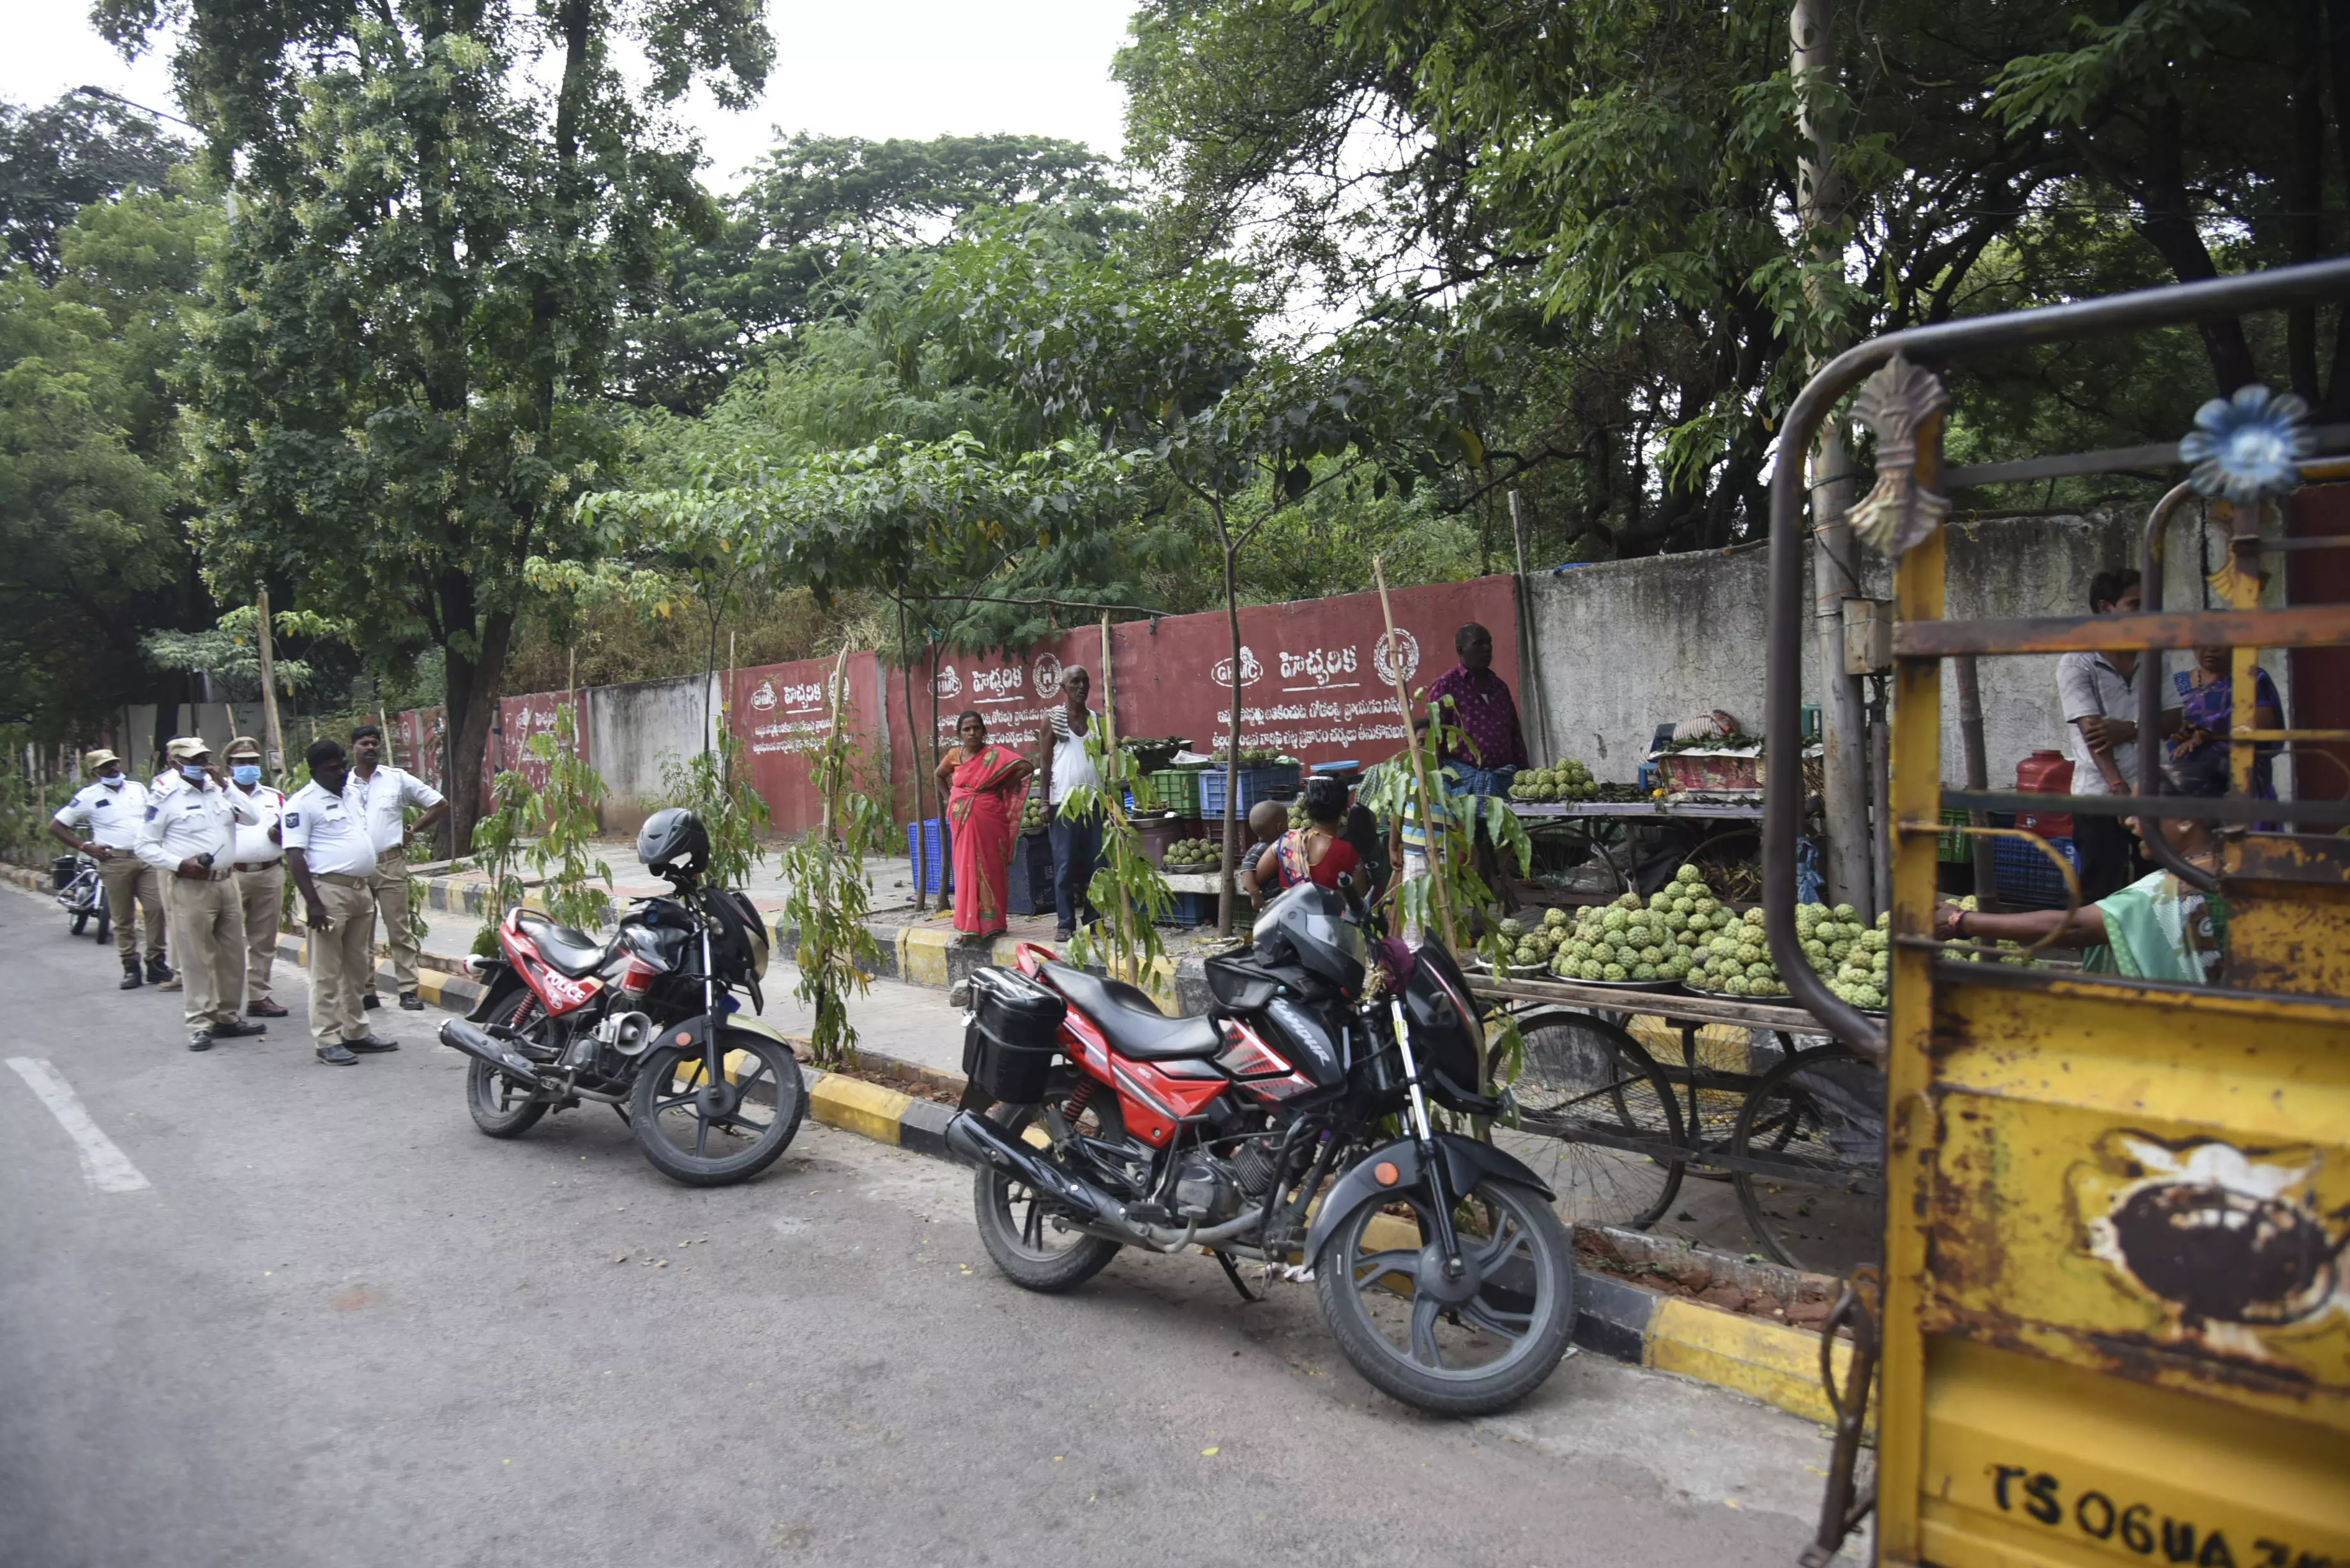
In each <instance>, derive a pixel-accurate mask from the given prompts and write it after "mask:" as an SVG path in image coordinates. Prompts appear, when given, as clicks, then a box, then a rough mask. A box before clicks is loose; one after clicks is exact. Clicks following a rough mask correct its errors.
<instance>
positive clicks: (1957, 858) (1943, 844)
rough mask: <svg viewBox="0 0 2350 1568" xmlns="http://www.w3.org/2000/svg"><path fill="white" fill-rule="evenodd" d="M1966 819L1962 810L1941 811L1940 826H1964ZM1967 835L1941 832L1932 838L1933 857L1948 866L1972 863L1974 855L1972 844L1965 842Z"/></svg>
mask: <svg viewBox="0 0 2350 1568" xmlns="http://www.w3.org/2000/svg"><path fill="white" fill-rule="evenodd" d="M1968 820H1969V819H1968V816H1967V814H1966V813H1965V812H1963V811H1945V812H1943V813H1942V826H1944V827H1945V828H1951V827H1964V826H1967V822H1968ZM1967 837H1968V836H1967V835H1966V834H1963V833H1947V832H1946V833H1944V834H1942V835H1941V836H1939V837H1938V838H1936V839H1935V840H1934V858H1935V859H1937V860H1939V861H1942V862H1943V863H1944V864H1946V865H1950V866H1966V865H1970V864H1972V863H1973V861H1974V857H1975V852H1974V846H1972V845H1970V844H1969V843H1968V842H1967Z"/></svg>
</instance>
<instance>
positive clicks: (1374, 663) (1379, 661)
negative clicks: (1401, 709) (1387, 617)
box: [1371, 627, 1419, 686]
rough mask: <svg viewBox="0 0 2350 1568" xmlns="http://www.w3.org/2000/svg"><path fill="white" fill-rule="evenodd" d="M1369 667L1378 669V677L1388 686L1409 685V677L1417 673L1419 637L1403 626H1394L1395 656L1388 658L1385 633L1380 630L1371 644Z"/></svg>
mask: <svg viewBox="0 0 2350 1568" xmlns="http://www.w3.org/2000/svg"><path fill="white" fill-rule="evenodd" d="M1398 666H1401V668H1400V669H1399V668H1398ZM1371 668H1372V669H1373V670H1378V675H1379V679H1380V680H1384V681H1386V682H1387V683H1388V685H1390V686H1393V685H1398V684H1405V685H1409V683H1410V680H1411V678H1412V677H1413V676H1415V675H1417V674H1419V639H1418V638H1416V637H1414V636H1412V635H1411V633H1409V632H1408V631H1406V630H1404V629H1403V628H1401V627H1398V628H1396V634H1395V656H1394V657H1393V658H1392V659H1390V658H1389V657H1388V639H1387V634H1386V633H1385V632H1381V633H1380V634H1379V636H1378V640H1377V641H1375V642H1373V643H1372V644H1371Z"/></svg>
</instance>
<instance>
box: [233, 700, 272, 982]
mask: <svg viewBox="0 0 2350 1568" xmlns="http://www.w3.org/2000/svg"><path fill="white" fill-rule="evenodd" d="M227 755H228V781H229V782H228V788H229V793H230V794H236V795H242V796H244V798H245V799H246V800H247V801H249V802H251V803H252V805H253V808H254V810H255V811H257V812H259V813H260V814H261V820H260V821H259V822H257V823H255V824H254V825H253V826H251V827H242V826H241V827H239V828H238V829H237V830H236V901H237V904H238V907H239V908H241V909H243V910H244V1011H245V1015H246V1016H247V1017H250V1018H283V1017H285V1016H286V1008H285V1005H284V1004H283V1003H282V1002H274V1001H272V1000H271V999H270V995H269V976H270V972H271V971H272V970H273V969H275V968H276V963H277V928H278V925H279V920H280V917H281V916H282V915H283V914H284V913H285V909H286V852H285V851H284V850H283V849H281V848H279V847H278V844H277V837H278V826H277V824H278V819H279V818H280V817H282V816H284V815H286V796H285V794H284V793H283V792H281V791H278V790H275V789H272V788H270V787H269V785H267V784H264V783H263V782H262V767H261V742H259V741H256V740H255V739H254V738H253V737H252V736H251V735H239V736H238V737H237V738H236V739H235V740H234V741H231V742H229V743H228V753H227Z"/></svg>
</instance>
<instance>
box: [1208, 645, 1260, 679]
mask: <svg viewBox="0 0 2350 1568" xmlns="http://www.w3.org/2000/svg"><path fill="white" fill-rule="evenodd" d="M1263 675H1264V666H1263V665H1262V664H1259V663H1258V662H1257V661H1256V653H1255V651H1254V650H1253V649H1251V648H1250V647H1249V646H1248V644H1246V643H1243V644H1241V684H1242V685H1243V686H1253V685H1255V684H1256V683H1257V681H1258V680H1261V679H1263ZM1208 679H1209V680H1212V681H1214V682H1215V683H1216V684H1217V685H1219V686H1224V687H1229V686H1231V685H1232V660H1231V659H1218V660H1216V667H1215V668H1214V669H1213V670H1210V671H1209V672H1208Z"/></svg>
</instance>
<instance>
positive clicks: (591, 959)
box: [441, 807, 807, 1187]
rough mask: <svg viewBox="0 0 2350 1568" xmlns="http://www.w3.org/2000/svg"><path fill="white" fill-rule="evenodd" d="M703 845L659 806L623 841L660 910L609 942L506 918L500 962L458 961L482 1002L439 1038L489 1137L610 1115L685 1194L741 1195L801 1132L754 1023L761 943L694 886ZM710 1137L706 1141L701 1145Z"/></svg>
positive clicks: (790, 1080)
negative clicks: (458, 1066)
mask: <svg viewBox="0 0 2350 1568" xmlns="http://www.w3.org/2000/svg"><path fill="white" fill-rule="evenodd" d="M709 857H710V839H709V835H708V833H707V832H706V831H705V830H704V829H703V827H702V822H701V819H700V818H698V817H696V816H695V815H693V814H692V813H691V812H689V811H683V810H680V809H677V808H674V807H672V808H671V809H670V810H667V811H661V812H656V813H655V814H654V815H652V816H651V817H650V818H649V819H648V820H647V821H646V823H645V826H644V828H643V830H642V831H641V832H640V833H639V835H638V836H637V858H638V859H639V861H641V862H642V863H643V864H644V865H645V867H647V868H648V869H649V870H650V871H651V872H653V874H654V875H656V876H658V877H661V878H662V879H663V880H664V881H666V882H668V883H669V884H670V888H671V896H670V897H667V898H645V899H640V900H639V901H637V902H636V903H634V904H632V905H631V906H630V907H629V909H628V911H627V913H626V914H624V915H623V916H622V918H621V919H620V925H619V932H618V934H616V935H615V936H614V937H613V938H612V940H610V941H608V942H603V941H598V940H596V939H595V938H593V937H590V936H587V935H585V934H583V933H581V932H579V931H576V930H573V929H570V928H569V927H567V926H560V925H557V924H556V923H555V922H554V921H553V920H551V919H547V918H546V916H545V915H542V914H540V913H538V912H537V911H536V910H534V909H522V908H519V907H517V908H515V909H509V910H508V911H507V912H506V915H505V918H504V919H503V920H502V921H500V922H499V924H498V927H497V938H498V954H497V956H496V957H494V958H474V959H472V960H469V961H468V964H469V967H470V968H471V969H472V970H473V974H474V977H475V978H476V979H478V980H480V981H482V982H483V994H482V999H481V1001H480V1002H477V1003H475V1004H474V1007H473V1011H472V1012H469V1013H467V1014H466V1015H465V1016H464V1017H463V1018H462V1019H458V1018H452V1019H451V1020H449V1021H448V1022H447V1023H443V1024H442V1025H441V1044H443V1045H446V1046H448V1047H450V1048H451V1049H452V1050H455V1051H459V1052H462V1053H463V1054H465V1055H467V1056H469V1057H471V1058H472V1059H473V1060H472V1063H471V1064H470V1066H469V1067H468V1069H467V1071H466V1074H465V1104H466V1107H467V1109H469V1110H470V1111H471V1112H472V1113H473V1125H474V1126H476V1127H479V1128H481V1130H482V1131H483V1132H484V1133H485V1134H487V1135H488V1136H489V1137H495V1138H509V1137H521V1136H522V1135H523V1134H524V1133H525V1132H528V1131H529V1130H530V1129H531V1128H532V1127H535V1126H536V1125H537V1123H538V1121H539V1119H540V1118H541V1117H542V1116H546V1114H547V1113H548V1112H549V1111H562V1110H567V1109H569V1108H571V1107H573V1106H577V1105H579V1104H581V1103H582V1102H585V1101H592V1102H595V1103H597V1104H599V1105H608V1106H611V1107H612V1108H613V1109H614V1110H615V1111H616V1112H618V1113H619V1116H620V1119H621V1120H623V1121H624V1122H626V1123H628V1124H629V1127H630V1129H631V1130H632V1131H633V1132H634V1133H635V1135H636V1139H637V1145H638V1147H639V1148H640V1149H642V1150H643V1152H644V1156H645V1158H647V1159H648V1160H650V1161H651V1163H652V1166H653V1168H655V1169H656V1170H659V1171H660V1173H661V1174H662V1175H664V1176H667V1177H669V1178H671V1179H673V1180H676V1181H681V1182H683V1183H685V1184H686V1185H687V1186H689V1187H723V1186H727V1185H729V1184H731V1183H733V1182H737V1181H745V1180H748V1179H750V1178H752V1177H754V1176H756V1175H757V1174H758V1173H759V1172H761V1171H763V1170H764V1169H766V1168H767V1167H769V1166H770V1165H773V1164H774V1163H775V1158H776V1157H777V1156H779V1155H781V1154H782V1153H783V1152H784V1150H785V1147H787V1146H788V1145H789V1144H790V1143H791V1141H792V1138H793V1137H794V1136H795V1135H796V1134H797V1133H798V1131H799V1127H800V1120H801V1118H802V1117H803V1116H805V1115H806V1112H807V1089H806V1084H805V1083H804V1082H803V1080H802V1079H801V1076H800V1066H799V1059H798V1058H797V1057H795V1055H793V1054H792V1048H791V1045H790V1044H789V1043H788V1042H787V1041H785V1038H784V1037H783V1035H782V1034H781V1033H778V1032H777V1031H776V1030H775V1028H774V1027H772V1026H771V1025H769V1024H766V1023H761V1022H759V1021H758V1020H756V1019H755V1018H753V1017H751V1016H749V1015H747V1014H745V1013H743V1011H742V1002H740V1000H739V999H738V998H737V997H736V995H735V992H738V991H739V992H745V993H747V994H748V995H749V996H750V998H751V1003H752V1010H753V1012H762V1011H764V1008H765V998H764V995H763V994H762V992H761V991H760V989H759V988H760V982H761V981H763V980H764V979H765V978H766V972H767V932H766V928H765V926H764V924H763V923H762V922H761V920H760V919H759V915H758V911H757V910H756V909H753V908H752V906H751V901H750V900H749V899H748V898H744V897H743V895H742V894H740V893H738V892H733V891H730V890H728V889H726V888H713V887H711V886H708V885H707V884H706V882H705V881H704V879H703V875H702V873H703V868H704V867H706V866H707V864H708V862H709ZM713 1139H714V1140H715V1142H714V1144H713Z"/></svg>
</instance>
